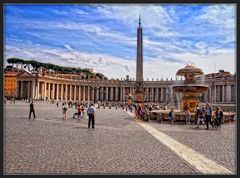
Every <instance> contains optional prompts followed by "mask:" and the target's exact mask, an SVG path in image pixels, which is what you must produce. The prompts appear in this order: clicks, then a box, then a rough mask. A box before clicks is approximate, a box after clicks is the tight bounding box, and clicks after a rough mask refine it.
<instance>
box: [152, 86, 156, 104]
mask: <svg viewBox="0 0 240 178" xmlns="http://www.w3.org/2000/svg"><path fill="white" fill-rule="evenodd" d="M152 101H153V102H154V101H155V93H154V88H153V87H152Z"/></svg>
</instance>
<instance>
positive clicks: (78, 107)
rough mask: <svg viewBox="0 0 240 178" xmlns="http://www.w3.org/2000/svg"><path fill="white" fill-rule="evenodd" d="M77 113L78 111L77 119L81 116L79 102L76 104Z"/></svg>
mask: <svg viewBox="0 0 240 178" xmlns="http://www.w3.org/2000/svg"><path fill="white" fill-rule="evenodd" d="M77 113H78V120H79V119H80V116H81V106H80V104H78V105H77Z"/></svg>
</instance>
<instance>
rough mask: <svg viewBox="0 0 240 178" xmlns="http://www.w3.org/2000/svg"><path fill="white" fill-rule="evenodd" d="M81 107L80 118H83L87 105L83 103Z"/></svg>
mask: <svg viewBox="0 0 240 178" xmlns="http://www.w3.org/2000/svg"><path fill="white" fill-rule="evenodd" d="M80 108H81V115H80V119H82V118H83V116H84V110H85V107H84V105H83V104H81V106H80Z"/></svg>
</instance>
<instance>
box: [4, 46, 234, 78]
mask: <svg viewBox="0 0 240 178" xmlns="http://www.w3.org/2000/svg"><path fill="white" fill-rule="evenodd" d="M65 46H67V45H65ZM69 47H70V46H69ZM70 48H71V47H70ZM71 49H72V48H71ZM43 56H44V57H43ZM10 57H19V58H24V59H34V60H39V61H41V62H50V63H54V64H58V65H62V66H71V67H80V68H92V69H94V71H96V72H101V73H103V74H105V75H106V76H107V77H109V78H124V77H125V76H126V75H129V76H130V77H131V78H135V75H136V62H135V61H133V60H125V59H121V58H117V57H114V56H110V55H106V54H97V53H96V54H93V53H86V52H81V53H80V52H79V51H75V50H74V49H72V51H69V50H66V49H60V48H48V47H44V46H39V45H38V46H34V45H31V44H25V45H16V46H9V45H7V46H5V53H4V59H5V65H6V59H7V58H10ZM171 57H172V58H173V59H176V61H175V62H172V61H166V60H162V59H161V57H159V58H156V59H155V60H149V59H147V58H146V57H144V64H143V66H144V68H143V71H144V79H145V80H146V79H147V78H149V80H151V79H152V78H154V80H156V79H157V78H158V79H160V78H162V77H163V78H164V79H166V78H168V79H169V80H170V78H173V79H175V73H176V72H177V70H178V69H179V68H182V67H184V66H185V65H186V64H187V63H188V62H192V63H194V64H195V65H196V67H199V68H201V69H202V70H203V71H204V73H212V72H215V64H216V67H217V68H216V70H217V71H218V70H219V69H224V70H226V71H230V72H231V73H235V71H236V70H235V68H236V67H235V51H233V50H228V49H226V50H215V51H211V52H210V53H209V55H198V54H193V53H190V52H186V53H173V54H172V56H171Z"/></svg>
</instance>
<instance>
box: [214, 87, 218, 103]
mask: <svg viewBox="0 0 240 178" xmlns="http://www.w3.org/2000/svg"><path fill="white" fill-rule="evenodd" d="M214 102H217V86H216V85H215V86H214Z"/></svg>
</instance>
